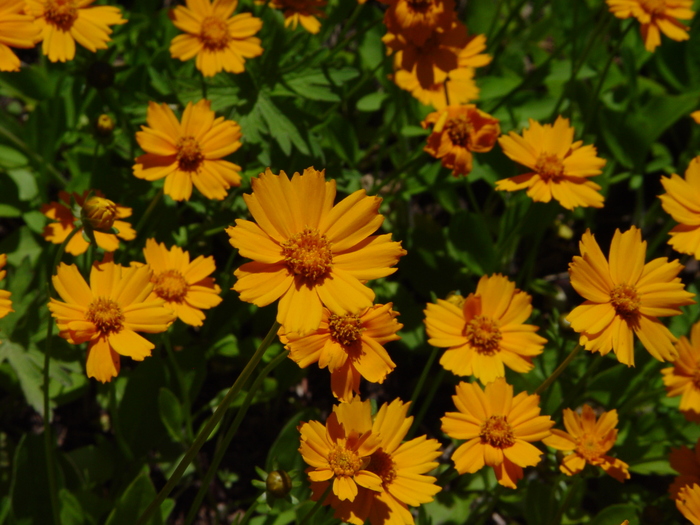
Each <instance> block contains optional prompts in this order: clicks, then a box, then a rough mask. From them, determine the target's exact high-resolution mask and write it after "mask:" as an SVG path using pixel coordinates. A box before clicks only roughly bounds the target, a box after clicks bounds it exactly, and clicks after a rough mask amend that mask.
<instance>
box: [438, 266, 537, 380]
mask: <svg viewBox="0 0 700 525" xmlns="http://www.w3.org/2000/svg"><path fill="white" fill-rule="evenodd" d="M452 299H453V300H452V301H443V300H441V299H438V302H437V304H433V303H429V304H428V307H427V308H426V309H425V311H424V313H425V326H426V330H427V332H428V337H429V339H428V343H429V344H431V345H433V346H437V347H439V348H447V349H448V350H446V351H445V353H444V354H443V355H442V357H441V358H440V364H441V365H442V366H443V368H445V369H446V370H449V371H450V372H453V373H454V374H457V375H460V376H469V375H474V376H476V378H477V379H479V380H480V381H481V382H482V383H483V384H486V383H490V382H491V381H493V380H494V379H496V378H497V377H504V376H505V367H506V366H507V367H508V368H511V369H513V370H515V371H516V372H520V373H526V372H529V371H530V370H532V367H533V364H532V358H533V357H534V356H537V355H539V354H541V353H542V349H543V347H544V345H545V343H546V342H547V340H546V339H544V338H542V337H540V336H539V335H537V334H536V333H535V332H536V331H537V329H538V328H537V327H536V326H534V325H530V324H524V323H525V321H526V320H527V318H528V317H530V314H531V313H532V305H531V304H530V303H531V301H532V298H531V297H530V295H528V294H527V293H526V292H523V291H521V290H518V289H517V288H516V287H515V284H514V283H512V282H511V281H509V280H508V278H507V277H505V276H503V275H499V274H496V275H493V276H491V277H487V276H485V275H484V276H483V277H482V278H481V279H479V284H478V285H477V287H476V292H475V293H473V294H470V295H469V296H468V297H467V298H466V299H463V298H461V297H460V296H453V298H452ZM454 299H461V300H459V301H455V300H454Z"/></svg>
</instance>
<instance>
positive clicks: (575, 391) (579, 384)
mask: <svg viewBox="0 0 700 525" xmlns="http://www.w3.org/2000/svg"><path fill="white" fill-rule="evenodd" d="M604 359H605V357H604V356H602V355H600V354H599V355H598V357H596V358H595V359H594V360H593V362H592V363H591V364H590V365H588V366H587V367H586V371H585V372H584V374H583V375H582V376H581V377H580V378H579V380H578V381H576V384H575V385H574V386H573V388H571V389H570V391H569V394H568V395H567V396H566V397H565V398H564V399H563V400H562V401H561V403H559V406H557V408H555V409H554V410H553V411H552V413H551V414H550V415H551V416H552V419H554V415H555V414H558V413H559V412H560V411H561V410H563V409H564V408H566V407H569V406H571V404H572V402H573V400H574V399H575V398H576V396H578V395H579V393H580V392H581V391H582V390H584V389H585V387H586V381H587V380H588V378H589V377H591V376H592V375H593V374H594V373H595V371H596V370H598V367H599V366H600V365H601V364H602V362H603V360H604Z"/></svg>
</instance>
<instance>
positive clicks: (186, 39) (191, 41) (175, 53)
mask: <svg viewBox="0 0 700 525" xmlns="http://www.w3.org/2000/svg"><path fill="white" fill-rule="evenodd" d="M186 4H187V7H185V6H177V7H176V8H175V9H173V10H171V11H170V13H169V16H170V19H171V20H172V22H173V24H174V25H175V27H177V28H178V29H179V30H181V31H184V32H185V34H184V35H178V36H176V37H175V38H173V40H172V42H171V43H170V55H171V56H172V57H173V58H179V59H180V60H182V61H185V60H190V59H192V58H194V57H195V56H196V57H197V60H196V62H195V65H196V66H197V69H199V70H200V71H201V72H202V75H204V76H205V77H212V76H214V75H216V74H217V73H218V72H219V71H221V70H224V71H228V72H229V73H242V72H243V71H245V59H246V58H254V57H257V56H260V55H262V52H263V48H262V47H260V39H259V38H258V37H256V36H254V35H255V34H256V33H257V32H258V31H260V29H261V28H262V20H260V19H259V18H256V17H254V16H253V15H252V14H251V13H240V14H237V15H236V16H233V17H232V16H231V15H232V14H233V12H234V11H235V10H236V7H237V6H238V0H214V3H212V2H211V1H210V0H186Z"/></svg>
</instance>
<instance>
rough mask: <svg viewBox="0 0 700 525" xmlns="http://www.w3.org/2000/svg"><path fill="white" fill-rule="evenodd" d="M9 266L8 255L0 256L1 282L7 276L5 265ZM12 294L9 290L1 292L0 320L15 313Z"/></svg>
mask: <svg viewBox="0 0 700 525" xmlns="http://www.w3.org/2000/svg"><path fill="white" fill-rule="evenodd" d="M6 264H7V254H5V253H2V254H0V281H2V280H3V279H4V278H5V275H7V270H5V265H6ZM11 295H12V294H11V293H10V292H8V291H7V290H0V319H2V318H3V317H5V316H6V315H7V314H9V313H11V312H14V310H13V309H12V300H11V299H10V296H11Z"/></svg>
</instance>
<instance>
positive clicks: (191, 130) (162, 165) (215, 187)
mask: <svg viewBox="0 0 700 525" xmlns="http://www.w3.org/2000/svg"><path fill="white" fill-rule="evenodd" d="M210 106H211V103H210V102H209V101H208V100H200V101H199V102H197V103H196V104H194V105H193V104H192V103H191V102H190V103H188V104H187V107H186V108H185V111H184V112H183V114H182V122H178V120H177V117H175V114H174V113H173V111H172V109H170V107H169V106H168V105H167V104H156V103H155V102H149V104H148V113H147V115H146V122H147V123H148V126H141V131H139V132H137V133H136V140H137V142H138V143H139V146H141V148H143V150H144V151H145V152H146V153H145V154H144V155H141V156H140V157H137V158H136V164H135V165H134V168H133V170H134V175H135V176H136V177H138V178H139V179H145V180H160V179H162V178H164V177H165V187H164V192H165V194H166V195H169V196H170V197H171V198H172V199H173V200H176V201H181V200H189V198H190V197H191V195H192V186H193V185H194V187H195V188H197V189H198V190H199V191H200V192H201V193H202V194H203V195H204V196H205V197H207V198H208V199H214V200H223V199H224V198H226V195H227V194H228V193H227V190H228V189H229V188H231V187H232V186H239V185H240V184H241V176H240V173H239V172H240V170H241V167H240V166H238V165H237V164H233V163H232V162H228V161H227V160H223V157H226V156H227V155H230V154H231V153H233V152H234V151H236V150H237V149H238V148H240V147H241V142H240V138H241V127H240V126H239V125H238V124H237V123H236V122H234V121H233V120H225V119H224V117H218V118H217V117H216V115H215V113H214V112H213V111H212V110H211V109H210Z"/></svg>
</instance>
